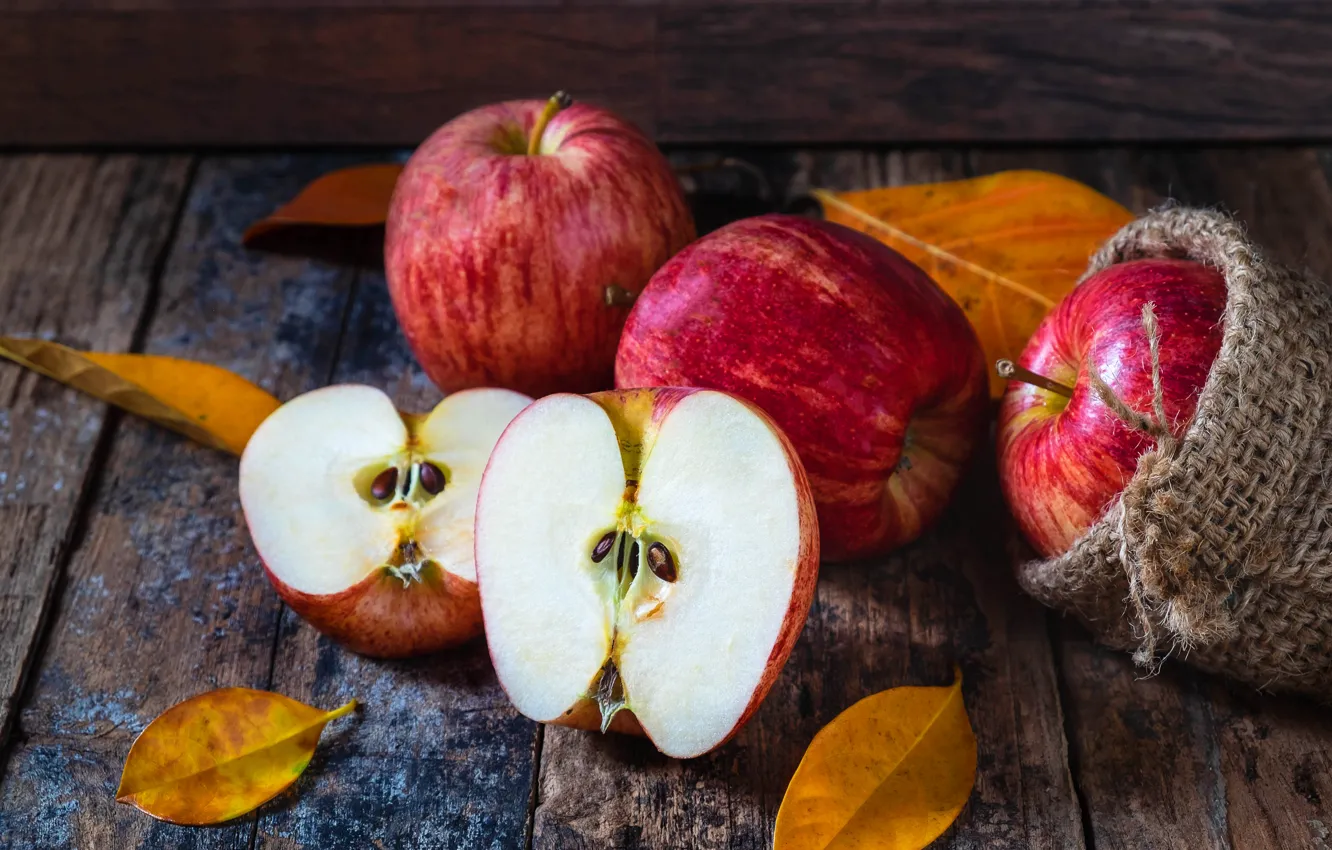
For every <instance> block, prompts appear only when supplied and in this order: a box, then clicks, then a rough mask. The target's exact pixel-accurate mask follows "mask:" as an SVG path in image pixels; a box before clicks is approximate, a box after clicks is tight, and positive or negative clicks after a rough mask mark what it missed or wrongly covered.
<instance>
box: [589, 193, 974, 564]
mask: <svg viewBox="0 0 1332 850" xmlns="http://www.w3.org/2000/svg"><path fill="white" fill-rule="evenodd" d="M984 372H985V369H984V364H983V355H982V354H981V349H980V345H979V344H978V343H977V341H976V335H975V333H974V332H973V331H972V329H971V326H970V324H968V322H967V319H966V316H965V315H963V313H962V311H961V309H959V308H958V306H957V305H956V304H955V303H953V301H952V300H951V299H950V298H949V297H948V296H947V295H946V294H944V292H943V291H942V290H941V289H939V287H938V286H937V285H935V283H934V281H932V280H931V279H930V278H929V276H928V275H926V274H925V272H923V271H921V270H920V269H919V268H918V267H916V266H915V265H913V264H912V263H911V262H910V261H909V260H907V259H906V258H905V257H903V256H902V255H900V254H898V253H897V252H896V251H893V250H892V249H891V248H889V247H887V246H886V245H883V244H882V243H880V242H876V241H875V240H873V239H870V238H869V237H867V236H863V235H861V234H859V233H856V232H855V231H852V230H850V229H848V228H845V227H841V226H840V225H835V224H829V223H827V222H823V221H817V220H813V219H808V218H801V217H797V216H784V215H769V216H761V217H758V218H751V219H745V220H743V221H738V222H735V223H734V224H731V225H728V226H726V227H724V228H722V229H720V230H717V231H715V232H714V233H712V234H710V235H708V236H706V237H704V238H702V239H700V240H698V241H697V242H695V243H694V244H692V245H690V246H689V247H688V248H686V249H685V250H683V251H681V252H680V253H679V254H677V255H676V256H675V257H674V258H672V259H671V261H670V262H669V263H667V264H666V265H665V266H663V267H662V269H661V270H660V271H659V272H657V274H656V275H654V276H653V278H652V280H651V281H650V282H649V284H648V286H647V288H646V289H645V290H643V293H642V294H641V295H640V296H639V298H638V302H637V304H635V305H634V309H633V312H632V313H630V315H629V321H628V322H627V323H626V324H625V329H624V336H623V337H622V338H621V340H620V350H619V353H618V355H617V357H616V364H615V378H616V383H617V385H618V386H620V387H638V386H657V385H672V386H695V387H709V388H714V389H721V390H726V391H728V392H732V393H735V394H736V395H739V396H741V397H742V398H746V399H749V400H750V401H752V402H754V403H755V404H757V405H758V406H759V407H761V408H762V409H763V410H765V411H766V412H767V413H768V415H769V416H771V417H772V418H773V419H774V420H776V422H777V424H779V425H780V426H781V427H782V428H783V429H784V430H785V432H786V434H787V436H788V437H789V438H790V439H791V442H792V443H793V444H794V445H795V448H796V451H797V453H798V454H799V455H800V459H801V460H802V461H803V462H804V465H805V469H806V471H807V472H808V474H809V481H810V486H811V488H812V490H813V493H814V501H815V504H816V505H817V508H818V517H819V530H820V537H821V540H822V548H823V553H824V556H825V557H826V558H829V559H833V560H836V559H843V560H844V559H848V558H854V557H859V556H863V555H870V554H874V553H878V552H883V551H886V550H888V549H890V548H892V547H894V546H897V545H899V544H902V543H905V542H907V541H909V540H912V539H913V538H915V537H916V536H917V535H918V534H919V533H920V531H921V529H922V528H923V527H924V526H926V525H927V524H929V523H930V522H931V521H933V520H934V519H935V518H936V517H937V516H938V515H939V514H940V512H941V511H942V510H943V507H944V505H945V503H946V502H947V501H948V497H949V495H950V493H951V492H952V490H953V487H954V485H955V484H956V483H957V480H958V478H959V476H960V474H961V471H962V467H963V464H964V463H965V462H966V460H967V457H968V456H969V455H970V454H971V450H972V447H973V445H974V443H975V441H976V438H977V436H978V433H979V431H980V426H981V423H982V421H983V420H984V417H985V413H986V408H987V403H986V389H985V387H986V379H985V374H984Z"/></svg>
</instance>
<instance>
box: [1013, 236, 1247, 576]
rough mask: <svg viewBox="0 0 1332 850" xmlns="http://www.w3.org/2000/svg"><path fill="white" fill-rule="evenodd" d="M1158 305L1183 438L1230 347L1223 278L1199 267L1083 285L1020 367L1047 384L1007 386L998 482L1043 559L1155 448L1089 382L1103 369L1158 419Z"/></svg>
mask: <svg viewBox="0 0 1332 850" xmlns="http://www.w3.org/2000/svg"><path fill="white" fill-rule="evenodd" d="M1148 302H1150V303H1151V304H1152V306H1153V312H1154V313H1155V315H1156V322H1157V327H1158V329H1159V330H1158V333H1159V341H1160V367H1161V389H1162V400H1163V402H1164V407H1165V414H1166V419H1167V420H1168V422H1167V425H1168V427H1169V430H1170V431H1171V432H1172V433H1174V434H1175V435H1176V436H1178V435H1181V434H1182V433H1183V432H1184V431H1185V430H1186V429H1187V428H1188V426H1189V423H1190V422H1191V421H1192V419H1193V412H1194V408H1195V406H1196V405H1197V401H1198V393H1199V392H1200V391H1201V390H1202V387H1203V384H1204V383H1205V382H1206V380H1207V375H1208V373H1209V372H1211V369H1212V361H1213V360H1215V359H1216V353H1217V351H1219V350H1220V348H1221V330H1222V328H1221V318H1222V314H1223V312H1224V310H1225V306H1226V283H1225V280H1224V279H1223V278H1222V277H1221V275H1220V274H1219V273H1217V272H1216V271H1215V270H1213V269H1211V268H1208V267H1206V266H1202V265H1199V264H1197V263H1192V262H1187V261H1184V260H1171V259H1153V260H1136V261H1133V262H1128V263H1121V264H1119V265H1115V266H1111V267H1109V268H1107V269H1105V270H1104V271H1101V272H1099V273H1097V274H1095V275H1092V276H1091V277H1089V278H1088V279H1087V280H1085V281H1083V283H1082V284H1081V285H1079V286H1078V287H1077V288H1076V289H1074V290H1073V291H1072V292H1071V293H1069V295H1068V296H1067V297H1066V298H1065V299H1064V300H1063V301H1061V302H1060V303H1059V304H1058V306H1056V307H1055V309H1054V310H1052V311H1051V312H1050V314H1049V315H1048V316H1046V317H1045V320H1044V321H1043V322H1041V324H1040V326H1039V327H1038V328H1037V329H1036V333H1035V334H1034V335H1033V336H1032V338H1031V340H1030V341H1028V343H1027V346H1026V349H1025V350H1024V351H1023V352H1022V356H1021V358H1020V359H1019V361H1018V364H1017V365H1018V367H1019V370H1020V371H1021V372H1025V373H1029V374H1030V376H1032V377H1033V379H1034V380H1036V381H1037V382H1038V383H1046V384H1047V386H1048V387H1049V388H1046V387H1043V386H1037V385H1036V384H1033V383H1027V382H1024V381H1010V382H1009V384H1008V389H1007V391H1006V392H1005V393H1004V398H1003V402H1002V403H1001V405H1000V409H999V432H998V453H999V478H1000V482H1001V484H1002V485H1003V490H1004V496H1005V497H1006V498H1007V500H1008V504H1009V507H1010V508H1011V509H1012V512H1013V516H1014V517H1016V519H1017V523H1018V526H1019V527H1020V528H1021V530H1022V533H1023V534H1024V535H1025V536H1026V538H1027V540H1028V541H1030V543H1031V544H1032V546H1033V547H1034V548H1035V549H1036V551H1038V552H1039V553H1040V554H1041V555H1043V556H1045V557H1051V556H1053V555H1058V554H1060V553H1063V552H1066V551H1067V550H1068V549H1069V547H1071V546H1072V545H1073V542H1074V541H1075V540H1077V539H1078V538H1079V537H1081V536H1082V535H1083V533H1085V532H1086V531H1087V529H1089V528H1091V526H1092V524H1093V523H1095V522H1096V520H1098V519H1099V518H1100V517H1101V515H1102V514H1104V513H1105V510H1106V508H1107V507H1108V506H1109V505H1110V503H1111V502H1112V501H1113V500H1114V499H1115V497H1116V496H1118V495H1119V493H1120V491H1121V490H1123V489H1124V485H1125V484H1127V483H1128V480H1129V479H1130V478H1131V477H1132V476H1133V473H1134V471H1135V470H1136V469H1137V466H1138V458H1139V457H1141V456H1142V455H1143V453H1145V452H1147V451H1148V450H1150V449H1151V448H1152V447H1153V446H1154V445H1155V440H1154V439H1153V438H1152V437H1151V436H1150V435H1148V434H1146V433H1144V432H1143V431H1141V430H1137V429H1135V428H1132V427H1130V426H1129V425H1127V424H1125V423H1124V422H1123V421H1122V420H1121V419H1120V418H1119V417H1118V416H1116V415H1115V413H1114V412H1113V411H1112V410H1111V409H1110V408H1109V407H1107V406H1106V404H1105V402H1104V401H1102V399H1101V397H1100V396H1099V395H1098V394H1097V392H1096V390H1095V388H1094V387H1093V386H1092V384H1091V382H1090V380H1089V378H1088V375H1089V374H1090V373H1092V372H1095V373H1096V374H1097V375H1098V376H1100V378H1101V379H1102V380H1103V381H1104V382H1105V383H1106V385H1107V386H1108V387H1109V388H1110V389H1111V390H1112V391H1113V392H1114V394H1115V395H1116V396H1117V397H1118V398H1119V399H1120V400H1121V401H1123V402H1125V403H1126V404H1127V405H1128V406H1129V407H1130V408H1132V409H1133V410H1135V411H1141V412H1143V413H1147V414H1149V415H1150V414H1151V412H1152V408H1153V391H1152V364H1151V353H1150V349H1149V345H1148V340H1147V335H1146V331H1145V330H1144V327H1143V315H1142V312H1143V305H1144V304H1146V303H1148ZM1041 379H1045V380H1041Z"/></svg>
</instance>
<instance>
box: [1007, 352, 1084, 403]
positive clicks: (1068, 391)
mask: <svg viewBox="0 0 1332 850" xmlns="http://www.w3.org/2000/svg"><path fill="white" fill-rule="evenodd" d="M994 371H996V372H998V373H999V377H1001V378H1005V379H1007V380H1010V381H1021V382H1022V383H1024V384H1031V385H1032V386H1033V387H1040V388H1041V389H1043V390H1049V391H1050V392H1052V393H1058V394H1059V395H1061V396H1064V397H1065V398H1072V397H1073V388H1072V387H1070V386H1068V385H1066V384H1061V383H1059V382H1058V381H1052V380H1050V379H1049V378H1047V377H1045V376H1044V375H1038V374H1036V373H1035V372H1033V371H1031V370H1030V369H1024V368H1022V367H1021V366H1019V365H1018V364H1016V363H1014V362H1013V361H1012V360H1000V361H998V362H996V363H995V364H994Z"/></svg>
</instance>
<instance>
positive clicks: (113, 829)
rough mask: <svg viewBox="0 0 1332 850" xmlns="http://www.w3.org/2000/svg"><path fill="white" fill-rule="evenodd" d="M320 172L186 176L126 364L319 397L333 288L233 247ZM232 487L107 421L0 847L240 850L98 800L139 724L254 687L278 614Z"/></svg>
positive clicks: (169, 442)
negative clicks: (135, 360)
mask: <svg viewBox="0 0 1332 850" xmlns="http://www.w3.org/2000/svg"><path fill="white" fill-rule="evenodd" d="M340 164H342V163H341V161H339V160H334V159H330V158H328V157H303V158H294V157H273V156H269V157H261V158H257V159H253V160H250V159H221V160H216V159H210V160H206V161H204V162H203V163H202V164H201V165H200V167H199V170H198V173H197V175H196V177H195V179H194V182H193V185H192V187H191V189H190V192H189V196H188V200H187V204H186V208H185V210H184V214H183V217H182V220H181V223H180V227H179V232H178V234H177V238H176V240H175V243H174V245H173V248H172V251H171V255H170V259H169V261H168V263H167V265H166V269H165V272H164V274H163V276H162V281H161V287H160V293H159V294H158V297H157V299H156V303H155V305H154V308H153V314H152V317H151V322H150V324H149V325H148V329H147V334H146V342H145V346H144V348H145V350H146V351H148V352H150V353H154V354H168V355H175V356H183V357H191V358H194V359H200V360H206V361H209V362H212V363H216V364H218V365H221V366H223V367H225V368H228V369H231V370H232V371H235V372H237V373H239V374H241V375H243V376H245V377H246V378H248V379H250V380H252V381H255V382H256V383H258V384H260V385H261V386H263V387H265V388H266V389H268V390H270V391H271V392H273V393H274V394H276V395H278V396H279V397H289V396H291V395H294V394H295V393H297V392H300V391H302V390H306V389H310V388H312V387H315V386H319V385H322V384H324V383H325V382H327V380H328V376H329V374H330V372H331V369H332V364H333V358H334V353H335V351H336V348H337V341H338V337H339V335H340V333H341V328H342V325H343V316H344V314H345V311H346V305H347V302H348V297H349V291H350V286H351V280H352V277H353V273H352V272H350V271H348V270H345V269H339V268H332V267H326V266H320V265H316V264H313V263H308V262H306V261H303V260H291V259H280V258H272V257H266V256H259V255H253V254H250V253H248V252H246V251H245V250H244V249H242V248H241V247H240V244H239V237H240V233H241V231H242V229H243V228H244V226H245V225H246V224H248V223H249V222H250V221H252V220H254V219H255V218H257V217H259V216H262V215H264V214H266V213H267V212H269V211H270V210H271V209H272V208H273V207H274V206H275V205H276V204H277V203H279V202H280V201H282V200H283V199H285V198H287V197H289V196H290V195H291V193H293V192H294V191H295V190H297V189H298V188H299V187H300V186H301V185H302V184H303V183H304V182H306V181H308V180H309V179H312V178H313V177H315V176H317V175H318V174H320V173H322V172H323V171H325V170H328V169H329V168H332V167H336V166H337V165H340ZM236 468H237V461H236V458H234V457H232V456H230V455H227V454H224V453H221V452H217V451H213V450H209V449H205V448H202V447H200V446H197V445H194V444H191V443H190V442H188V441H186V440H184V439H182V438H180V437H178V436H176V435H174V434H171V433H169V432H166V431H163V430H162V429H160V428H157V427H155V426H153V425H150V424H147V423H145V422H143V421H140V420H137V419H132V418H124V419H122V420H121V421H120V424H119V427H118V428H117V430H116V434H115V438H114V440H113V442H112V445H111V448H110V451H109V454H108V456H107V458H106V460H105V465H104V468H103V469H102V470H101V473H100V475H99V477H98V487H97V491H96V493H95V494H94V495H93V499H92V503H91V506H90V509H89V516H88V519H87V521H86V530H85V533H84V534H83V536H82V539H81V540H80V541H79V543H78V545H77V547H76V549H75V550H74V552H73V553H72V556H71V559H70V564H69V568H68V570H67V577H66V586H65V589H64V593H63V595H62V597H61V599H60V601H59V604H58V605H57V606H56V609H55V613H54V618H53V622H52V624H51V627H50V634H49V638H48V642H47V644H46V647H45V651H44V653H43V656H42V658H41V662H40V666H39V667H38V671H37V677H36V681H35V687H34V688H33V690H32V693H31V694H30V695H29V697H28V699H27V701H26V704H25V706H24V707H23V712H22V715H21V719H20V728H19V734H20V737H19V743H18V745H17V746H16V747H15V749H14V751H13V752H12V754H11V755H10V759H9V764H8V765H7V767H6V770H5V774H4V779H3V784H0V811H2V812H3V815H0V817H3V822H4V830H3V831H0V832H3V833H4V834H5V838H6V840H7V841H8V842H9V844H8V846H11V847H15V848H36V847H79V848H117V850H120V848H125V850H128V848H134V847H171V848H228V850H230V849H231V848H235V850H241V848H245V847H247V846H248V845H249V843H250V840H251V837H252V832H253V828H254V822H253V818H252V817H251V818H246V819H242V820H239V821H236V822H234V823H232V824H229V825H227V826H224V827H219V828H216V829H206V830H198V829H195V830H190V829H185V828H181V827H174V826H170V825H166V824H162V823H159V822H157V821H154V820H152V819H150V818H148V817H146V816H144V815H142V814H140V813H139V812H137V811H135V810H134V809H132V808H130V807H128V806H123V805H117V804H116V803H115V802H114V799H113V798H114V795H115V789H116V786H117V783H118V780H119V776H120V769H121V766H122V764H123V761H124V758H125V755H126V752H127V751H128V748H129V744H130V742H131V741H132V740H133V737H134V735H135V734H136V733H137V732H139V731H140V730H141V729H142V728H143V727H144V726H145V725H147V724H148V722H150V721H151V720H152V719H153V718H154V717H156V716H157V715H158V714H160V713H161V712H163V711H165V710H166V709H167V708H169V707H170V706H171V705H173V704H175V703H177V702H179V701H181V700H182V699H185V698H188V697H190V696H193V695H194V694H197V693H200V692H202V691H205V690H209V689H211V688H217V687H227V686H247V687H255V688H265V687H267V685H268V680H269V676H270V672H271V668H272V655H273V645H274V638H275V634H276V630H277V624H278V618H279V614H280V606H279V603H278V600H277V597H276V595H275V594H274V593H273V591H272V589H271V588H270V587H269V586H268V583H267V581H266V579H265V578H264V577H263V573H262V570H261V569H260V566H259V564H258V562H257V559H256V558H255V556H254V554H253V551H252V549H251V548H250V544H249V539H248V534H247V532H246V530H245V526H244V522H243V519H242V517H241V513H240V506H239V503H238V499H237V493H236ZM354 723H355V721H354V720H350V721H343V722H341V723H340V724H339V728H336V729H330V730H329V733H328V737H329V739H330V740H331V741H336V739H337V738H338V737H339V736H341V735H345V734H346V732H347V728H348V727H349V726H353V725H354Z"/></svg>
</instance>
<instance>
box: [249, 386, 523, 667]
mask: <svg viewBox="0 0 1332 850" xmlns="http://www.w3.org/2000/svg"><path fill="white" fill-rule="evenodd" d="M531 401H532V400H531V399H530V398H528V397H527V396H525V395H522V394H520V393H516V392H511V391H509V390H499V389H476V390H466V391H463V392H459V393H455V394H453V395H451V396H449V397H447V398H445V399H444V400H443V401H442V402H440V403H439V405H438V406H437V407H436V408H435V409H434V410H433V411H432V412H431V413H430V414H429V415H425V416H417V415H412V414H402V413H399V412H398V410H397V409H396V408H395V407H394V406H393V402H392V401H390V400H389V397H388V396H386V395H385V394H384V393H382V392H380V391H379V390H377V389H374V388H373V387H367V386H360V385H355V384H348V385H342V386H333V387H325V388H324V389H320V390H315V391H313V392H310V393H306V394H305V395H302V396H299V397H297V398H295V399H292V400H291V401H289V402H287V403H286V404H284V405H283V406H282V407H280V408H278V409H277V410H276V411H274V413H273V414H272V415H271V416H269V417H268V419H266V420H264V422H263V424H262V425H260V426H259V428H258V430H257V431H255V433H254V435H253V436H252V437H251V438H250V442H249V443H248V444H247V445H246V447H245V453H244V455H243V456H242V457H241V466H240V496H241V506H242V508H243V509H244V511H245V521H246V522H247V523H248V524H249V527H250V535H251V537H253V538H254V545H255V548H256V549H257V550H258V551H259V557H260V558H262V559H263V562H264V568H265V570H266V571H267V572H268V577H269V579H270V580H271V581H272V582H273V586H274V587H275V588H277V592H278V594H279V595H280V596H281V597H282V599H283V601H285V602H286V603H287V604H288V605H290V606H291V607H292V609H293V610H294V611H296V613H297V614H299V615H301V616H302V617H303V618H305V620H306V621H307V622H309V623H310V624H311V625H312V626H314V627H315V628H316V629H318V630H319V631H321V632H323V633H324V634H326V635H328V636H329V637H332V638H333V639H334V640H336V641H338V642H340V643H342V644H345V645H346V646H347V647H348V648H349V649H352V650H353V651H355V652H360V653H363V654H365V655H374V656H379V657H389V658H392V657H402V656H407V655H417V654H421V653H425V652H433V651H435V650H439V649H444V648H446V647H449V646H453V645H455V644H459V643H462V642H464V641H467V640H470V639H471V638H474V637H476V636H478V635H480V634H481V604H480V598H479V596H478V594H477V588H476V567H475V564H474V561H473V555H472V553H473V546H472V523H473V517H474V513H475V509H476V494H477V488H478V486H479V485H480V482H481V473H482V472H483V471H484V470H485V465H486V460H487V458H488V457H489V456H490V450H491V448H493V447H494V445H495V441H496V440H498V439H499V436H500V434H501V433H502V432H503V431H504V428H505V426H507V425H508V424H509V422H510V421H511V420H512V419H513V417H514V416H516V415H517V414H518V412H519V411H520V410H522V409H523V408H524V407H526V406H527V405H528V404H530V403H531Z"/></svg>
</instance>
